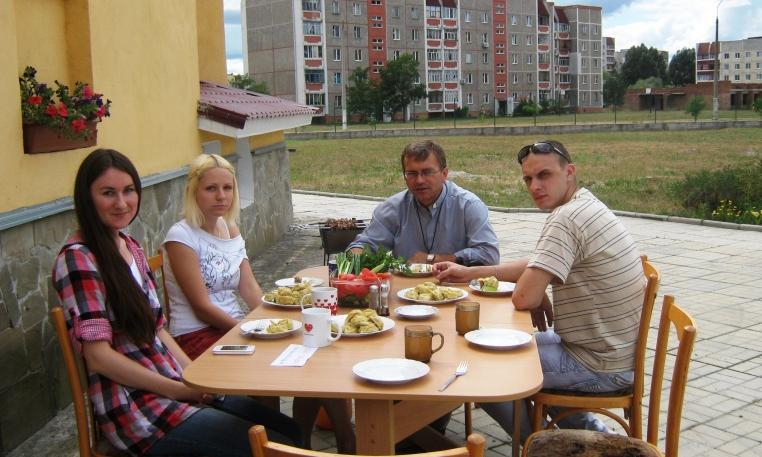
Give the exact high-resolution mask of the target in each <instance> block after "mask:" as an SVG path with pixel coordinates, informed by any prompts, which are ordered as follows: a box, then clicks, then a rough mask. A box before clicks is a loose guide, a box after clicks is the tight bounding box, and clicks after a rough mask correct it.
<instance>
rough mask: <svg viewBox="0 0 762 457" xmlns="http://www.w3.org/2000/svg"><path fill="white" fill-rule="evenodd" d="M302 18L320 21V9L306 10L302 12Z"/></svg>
mask: <svg viewBox="0 0 762 457" xmlns="http://www.w3.org/2000/svg"><path fill="white" fill-rule="evenodd" d="M302 18H303V19H306V20H308V21H319V20H320V11H304V12H303V13H302Z"/></svg>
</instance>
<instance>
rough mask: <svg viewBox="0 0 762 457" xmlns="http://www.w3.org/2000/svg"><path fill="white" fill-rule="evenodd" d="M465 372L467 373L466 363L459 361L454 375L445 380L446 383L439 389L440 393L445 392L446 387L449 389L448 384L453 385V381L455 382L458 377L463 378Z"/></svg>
mask: <svg viewBox="0 0 762 457" xmlns="http://www.w3.org/2000/svg"><path fill="white" fill-rule="evenodd" d="M467 371H468V362H466V361H465V360H461V362H460V363H459V364H458V366H457V367H456V368H455V373H453V374H452V375H451V376H450V377H449V378H448V379H447V381H445V383H444V384H442V387H440V388H439V391H440V392H442V391H443V390H445V389H446V388H447V387H449V385H450V384H452V383H453V381H455V379H456V378H458V377H459V376H463V375H464V374H466V372H467Z"/></svg>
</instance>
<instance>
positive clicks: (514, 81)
mask: <svg viewBox="0 0 762 457" xmlns="http://www.w3.org/2000/svg"><path fill="white" fill-rule="evenodd" d="M518 83H519V74H518V73H514V74H513V84H518Z"/></svg>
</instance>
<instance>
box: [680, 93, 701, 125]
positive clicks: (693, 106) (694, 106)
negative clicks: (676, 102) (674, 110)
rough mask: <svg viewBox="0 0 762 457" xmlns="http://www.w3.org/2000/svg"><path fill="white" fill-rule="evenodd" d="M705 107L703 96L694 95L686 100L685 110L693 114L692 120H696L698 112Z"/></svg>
mask: <svg viewBox="0 0 762 457" xmlns="http://www.w3.org/2000/svg"><path fill="white" fill-rule="evenodd" d="M705 107H706V102H704V97H700V96H698V95H697V96H695V97H693V98H691V99H690V100H688V104H687V105H685V112H686V113H688V114H690V115H691V116H693V122H697V121H698V117H699V114H700V113H701V111H702V110H703V109H704V108H705Z"/></svg>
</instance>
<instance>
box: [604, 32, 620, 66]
mask: <svg viewBox="0 0 762 457" xmlns="http://www.w3.org/2000/svg"><path fill="white" fill-rule="evenodd" d="M615 45H616V40H615V39H614V37H610V36H606V37H603V55H604V58H605V59H606V68H605V70H606V71H608V72H612V71H615V70H616V69H617V66H616V46H615Z"/></svg>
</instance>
